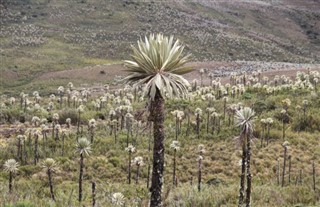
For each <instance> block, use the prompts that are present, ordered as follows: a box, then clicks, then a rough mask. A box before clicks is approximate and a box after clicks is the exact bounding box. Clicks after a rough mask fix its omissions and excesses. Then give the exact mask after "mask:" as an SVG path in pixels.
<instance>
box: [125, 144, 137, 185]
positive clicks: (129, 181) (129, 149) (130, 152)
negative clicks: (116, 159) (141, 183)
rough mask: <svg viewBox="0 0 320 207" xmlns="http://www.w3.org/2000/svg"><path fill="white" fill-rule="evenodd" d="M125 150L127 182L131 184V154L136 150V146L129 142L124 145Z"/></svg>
mask: <svg viewBox="0 0 320 207" xmlns="http://www.w3.org/2000/svg"><path fill="white" fill-rule="evenodd" d="M126 151H127V152H128V154H129V158H128V159H129V164H128V183H129V184H131V156H132V153H134V152H135V151H136V148H135V147H134V146H132V145H131V144H129V146H128V147H126Z"/></svg>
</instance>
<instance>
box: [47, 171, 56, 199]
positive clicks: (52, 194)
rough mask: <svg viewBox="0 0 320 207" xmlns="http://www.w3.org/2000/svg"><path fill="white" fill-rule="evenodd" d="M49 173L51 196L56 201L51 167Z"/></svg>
mask: <svg viewBox="0 0 320 207" xmlns="http://www.w3.org/2000/svg"><path fill="white" fill-rule="evenodd" d="M47 174H48V179H49V187H50V194H51V198H52V200H54V201H55V197H54V193H53V184H52V176H51V170H50V169H48V171H47Z"/></svg>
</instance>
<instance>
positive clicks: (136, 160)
mask: <svg viewBox="0 0 320 207" xmlns="http://www.w3.org/2000/svg"><path fill="white" fill-rule="evenodd" d="M132 163H133V164H135V165H138V166H142V165H143V164H144V162H143V157H141V156H138V157H135V158H134V159H133V162H132Z"/></svg>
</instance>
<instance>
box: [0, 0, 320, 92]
mask: <svg viewBox="0 0 320 207" xmlns="http://www.w3.org/2000/svg"><path fill="white" fill-rule="evenodd" d="M0 2H1V6H0V8H1V13H0V16H1V28H0V41H1V51H0V52H1V65H0V70H1V73H2V77H5V78H3V79H2V80H1V85H2V86H3V87H11V86H15V85H23V84H25V83H28V82H31V81H32V80H34V79H35V78H36V77H38V76H39V75H41V74H43V73H46V72H47V71H56V70H65V69H71V68H76V67H77V68H78V67H83V66H87V65H97V64H107V63H113V62H118V61H119V60H121V59H124V58H128V56H129V53H130V44H134V43H135V42H136V40H137V39H139V38H140V37H143V36H144V35H146V34H150V33H156V32H162V33H164V34H166V35H175V36H176V37H179V38H180V39H181V40H182V41H183V42H184V43H185V44H186V49H187V51H188V52H190V53H192V54H193V60H194V61H207V60H218V61H221V60H224V61H231V60H250V61H257V60H258V61H279V62H297V63H302V62H308V63H313V62H319V60H320V52H319V51H320V50H319V49H320V36H319V33H320V12H319V11H320V2H319V1H315V0H314V1H312V0H310V1H298V0H296V1H291V0H290V1H289V0H278V1H273V0H263V1H262V0H260V1H253V3H252V2H251V1H247V0H240V1H206V0H197V1H192V2H190V1H180V0H175V1H129V0H127V1H119V0H108V1H103V0H68V1H65V0H10V1H9V0H1V1H0ZM7 77H10V78H7Z"/></svg>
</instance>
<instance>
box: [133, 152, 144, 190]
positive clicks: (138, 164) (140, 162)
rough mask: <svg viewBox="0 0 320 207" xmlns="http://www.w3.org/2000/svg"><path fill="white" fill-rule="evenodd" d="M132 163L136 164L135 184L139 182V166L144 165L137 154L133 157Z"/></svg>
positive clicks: (141, 158)
mask: <svg viewBox="0 0 320 207" xmlns="http://www.w3.org/2000/svg"><path fill="white" fill-rule="evenodd" d="M133 164H134V165H136V166H137V172H136V173H137V174H136V184H138V183H139V176H140V167H141V166H143V165H144V162H143V157H141V156H138V157H135V158H134V159H133Z"/></svg>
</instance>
